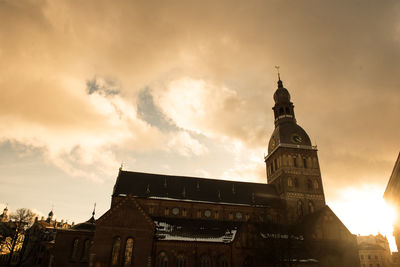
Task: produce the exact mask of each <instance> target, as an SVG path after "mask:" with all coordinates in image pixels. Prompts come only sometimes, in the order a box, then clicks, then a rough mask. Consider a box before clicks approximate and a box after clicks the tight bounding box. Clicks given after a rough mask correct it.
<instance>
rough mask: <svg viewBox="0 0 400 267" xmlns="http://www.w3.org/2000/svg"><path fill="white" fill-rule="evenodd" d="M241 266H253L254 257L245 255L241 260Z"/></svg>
mask: <svg viewBox="0 0 400 267" xmlns="http://www.w3.org/2000/svg"><path fill="white" fill-rule="evenodd" d="M243 267H254V259H253V257H251V256H247V257H246V259H245V260H244V262H243Z"/></svg>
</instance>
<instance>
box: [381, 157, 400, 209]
mask: <svg viewBox="0 0 400 267" xmlns="http://www.w3.org/2000/svg"><path fill="white" fill-rule="evenodd" d="M383 197H384V198H385V199H386V200H388V201H390V202H400V152H399V155H398V156H397V160H396V163H395V164H394V168H393V172H392V175H391V176H390V179H389V182H388V185H387V186H386V190H385V194H384V195H383Z"/></svg>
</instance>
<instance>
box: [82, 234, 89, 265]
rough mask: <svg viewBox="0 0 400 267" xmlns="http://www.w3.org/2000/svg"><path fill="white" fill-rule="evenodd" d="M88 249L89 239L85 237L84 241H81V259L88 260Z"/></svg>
mask: <svg viewBox="0 0 400 267" xmlns="http://www.w3.org/2000/svg"><path fill="white" fill-rule="evenodd" d="M89 250H90V240H89V239H86V240H85V242H83V250H82V257H81V260H82V261H88V260H89Z"/></svg>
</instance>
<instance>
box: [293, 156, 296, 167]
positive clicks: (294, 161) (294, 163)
mask: <svg viewBox="0 0 400 267" xmlns="http://www.w3.org/2000/svg"><path fill="white" fill-rule="evenodd" d="M293 166H294V167H297V160H296V158H293Z"/></svg>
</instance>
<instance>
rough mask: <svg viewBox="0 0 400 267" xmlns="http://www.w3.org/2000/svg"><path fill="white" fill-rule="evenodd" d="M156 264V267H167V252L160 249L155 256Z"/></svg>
mask: <svg viewBox="0 0 400 267" xmlns="http://www.w3.org/2000/svg"><path fill="white" fill-rule="evenodd" d="M156 266H157V267H168V256H167V253H165V252H164V251H161V252H160V253H159V254H158V256H157V261H156Z"/></svg>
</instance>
